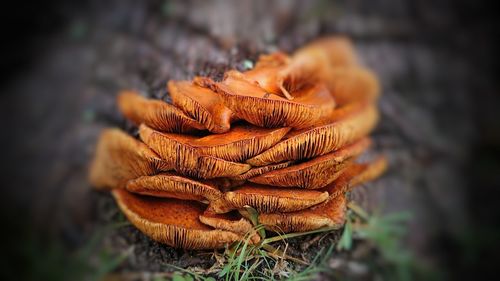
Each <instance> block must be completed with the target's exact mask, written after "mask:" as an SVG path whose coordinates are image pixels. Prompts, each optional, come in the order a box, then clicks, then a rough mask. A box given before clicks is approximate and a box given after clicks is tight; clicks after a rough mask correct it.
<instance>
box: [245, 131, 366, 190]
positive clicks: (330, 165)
mask: <svg viewBox="0 0 500 281" xmlns="http://www.w3.org/2000/svg"><path fill="white" fill-rule="evenodd" d="M370 143H371V141H370V139H368V138H363V139H361V140H359V141H356V142H355V143H352V144H350V145H346V146H344V147H342V148H341V149H339V150H337V151H334V152H330V153H328V154H325V155H322V156H319V157H316V158H313V159H312V160H309V161H307V162H303V163H300V164H297V165H294V166H290V167H287V168H283V169H280V170H274V171H271V172H268V173H265V174H262V175H260V176H256V177H253V178H250V179H249V181H251V182H255V183H259V184H266V185H272V186H283V187H302V188H307V189H317V188H322V187H324V186H326V185H328V184H329V183H331V182H332V181H334V180H335V179H337V178H338V176H339V175H340V174H341V173H342V170H343V169H344V168H345V167H346V166H347V165H348V164H349V162H350V161H348V159H349V158H352V157H355V156H357V155H359V154H361V153H362V152H363V151H365V150H366V149H367V148H368V146H369V145H370ZM264 167H267V166H264ZM247 173H248V172H247Z"/></svg>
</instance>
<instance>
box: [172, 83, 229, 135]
mask: <svg viewBox="0 0 500 281" xmlns="http://www.w3.org/2000/svg"><path fill="white" fill-rule="evenodd" d="M168 90H169V92H170V96H171V97H172V102H173V103H174V104H175V105H176V106H178V107H179V108H181V109H182V110H183V111H184V112H186V113H187V114H189V115H190V116H191V117H193V118H194V119H195V120H197V121H198V122H200V123H201V124H203V125H204V126H205V127H206V128H207V129H208V130H209V131H210V132H213V133H224V132H227V131H228V130H229V128H230V127H231V119H232V112H231V110H230V109H229V108H227V107H226V106H225V105H224V103H223V101H222V99H221V98H220V97H219V95H217V94H216V93H214V92H212V91H211V90H209V89H207V88H203V87H200V86H198V85H196V84H194V83H192V82H190V81H169V82H168Z"/></svg>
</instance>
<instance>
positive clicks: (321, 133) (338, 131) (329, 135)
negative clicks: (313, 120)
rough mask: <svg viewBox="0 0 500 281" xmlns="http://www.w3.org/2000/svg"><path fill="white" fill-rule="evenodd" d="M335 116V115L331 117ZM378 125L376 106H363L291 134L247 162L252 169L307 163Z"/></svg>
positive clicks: (361, 135)
mask: <svg viewBox="0 0 500 281" xmlns="http://www.w3.org/2000/svg"><path fill="white" fill-rule="evenodd" d="M332 115H334V114H332ZM377 121H378V111H377V108H376V106H375V105H373V104H366V105H363V106H362V107H359V110H356V111H355V112H350V114H346V115H345V116H343V118H342V119H340V120H338V121H336V122H333V123H330V124H327V125H323V126H319V127H314V128H312V129H307V130H303V131H299V132H291V134H292V136H291V137H288V138H286V136H285V139H284V140H283V141H281V142H279V143H277V144H276V145H274V146H273V147H271V148H270V149H268V150H266V151H264V152H262V153H261V154H259V155H257V156H255V157H253V158H250V159H248V160H247V163H249V164H250V165H252V166H264V165H269V164H272V163H279V162H283V161H287V160H299V159H309V158H312V157H316V156H319V155H323V154H326V153H328V152H330V151H333V150H336V149H339V148H341V147H343V146H344V145H346V144H348V143H352V142H354V141H356V140H358V139H360V138H362V137H364V136H366V135H368V133H370V131H371V130H373V128H375V126H376V124H377Z"/></svg>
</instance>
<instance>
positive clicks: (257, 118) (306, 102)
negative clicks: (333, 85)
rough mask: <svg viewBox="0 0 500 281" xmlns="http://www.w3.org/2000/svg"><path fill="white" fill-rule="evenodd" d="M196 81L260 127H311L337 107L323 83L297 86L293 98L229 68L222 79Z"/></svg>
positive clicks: (197, 79)
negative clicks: (271, 90)
mask: <svg viewBox="0 0 500 281" xmlns="http://www.w3.org/2000/svg"><path fill="white" fill-rule="evenodd" d="M195 83H197V84H199V85H202V86H205V87H207V88H210V89H212V90H214V91H215V92H217V93H219V94H220V96H221V97H222V99H223V100H224V103H225V105H226V106H227V107H229V108H230V109H231V110H232V111H233V113H234V114H235V115H236V116H237V117H238V118H239V119H243V120H246V121H248V122H249V123H251V124H254V125H256V126H259V127H266V128H274V127H293V128H307V127H309V126H312V125H314V124H316V123H317V122H318V121H319V120H320V119H321V118H324V117H325V116H328V115H330V114H331V112H332V111H333V109H334V108H335V100H334V99H333V97H332V96H331V94H330V92H329V91H328V89H327V88H326V87H325V85H323V84H315V85H312V86H310V87H306V88H303V89H300V90H297V91H296V92H294V100H293V101H291V100H287V99H285V98H282V97H280V96H277V95H275V94H272V93H269V92H266V91H265V90H264V89H262V88H261V87H259V85H258V84H255V83H251V82H249V81H248V80H247V79H246V78H245V77H244V74H242V73H240V72H237V71H229V72H226V75H225V78H224V80H223V81H222V82H215V81H213V80H211V79H209V78H202V77H197V78H195Z"/></svg>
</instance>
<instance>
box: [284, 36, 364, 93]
mask: <svg viewBox="0 0 500 281" xmlns="http://www.w3.org/2000/svg"><path fill="white" fill-rule="evenodd" d="M355 64H357V58H356V54H355V52H354V48H353V46H352V44H351V42H350V41H349V40H348V39H347V38H345V37H329V38H323V39H320V40H316V41H314V42H312V43H310V44H307V45H306V46H304V47H302V48H300V49H298V50H297V51H295V53H294V54H293V55H292V57H291V58H290V60H289V63H288V64H287V66H286V67H285V68H284V69H283V70H282V71H280V73H279V75H280V77H279V78H278V79H277V81H278V83H279V84H280V86H279V87H280V88H281V89H285V90H286V91H289V92H293V91H296V90H297V89H300V88H302V87H304V86H305V85H308V84H315V83H318V82H325V81H328V80H329V79H330V75H331V71H332V69H334V68H335V67H344V66H348V65H355Z"/></svg>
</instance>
